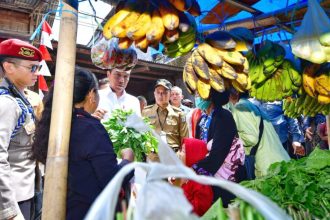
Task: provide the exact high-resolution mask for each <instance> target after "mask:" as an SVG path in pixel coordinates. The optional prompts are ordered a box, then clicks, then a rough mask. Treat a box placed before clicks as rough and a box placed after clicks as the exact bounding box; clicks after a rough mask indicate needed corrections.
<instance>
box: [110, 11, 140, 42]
mask: <svg viewBox="0 0 330 220" xmlns="http://www.w3.org/2000/svg"><path fill="white" fill-rule="evenodd" d="M140 14H141V13H140V12H139V11H137V10H136V11H131V12H130V13H129V14H128V15H127V16H126V17H125V18H124V19H123V20H122V21H121V22H119V23H118V24H117V25H115V26H114V27H113V28H112V29H111V34H112V35H113V36H115V37H119V38H123V37H126V33H127V32H126V31H127V29H128V28H129V27H130V26H131V25H132V24H134V23H135V22H136V21H137V19H138V18H139V16H140Z"/></svg>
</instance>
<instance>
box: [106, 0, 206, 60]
mask: <svg viewBox="0 0 330 220" xmlns="http://www.w3.org/2000/svg"><path fill="white" fill-rule="evenodd" d="M200 13H201V12H200V8H199V5H198V3H197V1H196V0H175V1H174V0H169V1H167V0H162V1H152V0H150V1H149V0H136V1H134V0H127V1H122V2H120V3H119V5H118V6H117V8H116V13H115V15H114V16H112V17H111V18H110V19H109V20H108V21H107V22H106V24H105V25H104V27H103V36H104V37H105V38H107V39H111V38H112V37H117V38H119V48H120V49H127V48H129V47H130V46H131V45H132V44H133V42H134V45H135V47H137V48H139V49H140V50H142V51H144V52H146V51H147V49H148V47H149V46H151V47H154V48H158V46H159V43H160V42H162V43H163V44H164V45H165V48H167V47H168V49H167V53H168V54H169V56H172V57H174V56H181V55H184V54H186V53H188V52H189V51H190V50H191V49H192V48H193V46H194V44H195V41H196V24H195V20H194V18H193V17H192V15H194V16H198V15H200ZM176 41H178V42H177V43H175V42H176Z"/></svg>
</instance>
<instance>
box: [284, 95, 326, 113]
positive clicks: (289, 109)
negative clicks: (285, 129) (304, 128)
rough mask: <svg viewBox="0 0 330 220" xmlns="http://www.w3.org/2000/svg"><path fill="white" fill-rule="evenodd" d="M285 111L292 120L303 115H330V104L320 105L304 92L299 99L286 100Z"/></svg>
mask: <svg viewBox="0 0 330 220" xmlns="http://www.w3.org/2000/svg"><path fill="white" fill-rule="evenodd" d="M283 111H284V114H285V115H287V116H289V117H291V118H297V117H299V116H301V115H304V116H312V117H314V116H315V115H316V114H323V115H327V114H329V113H330V104H320V103H319V102H318V100H317V99H316V98H314V97H311V96H309V95H308V94H306V93H305V92H303V93H302V95H301V96H299V98H295V99H294V98H291V97H289V98H287V99H284V100H283Z"/></svg>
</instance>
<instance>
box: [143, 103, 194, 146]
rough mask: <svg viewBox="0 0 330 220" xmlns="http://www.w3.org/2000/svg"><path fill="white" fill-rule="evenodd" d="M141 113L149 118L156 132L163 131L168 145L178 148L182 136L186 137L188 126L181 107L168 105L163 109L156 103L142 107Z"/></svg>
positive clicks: (160, 132)
mask: <svg viewBox="0 0 330 220" xmlns="http://www.w3.org/2000/svg"><path fill="white" fill-rule="evenodd" d="M142 115H143V116H144V117H148V118H149V119H150V124H151V125H153V126H154V129H155V131H156V132H157V133H158V134H160V135H161V134H162V133H164V134H165V135H166V141H167V143H168V145H169V146H170V147H172V148H174V149H175V150H178V149H179V147H180V145H181V142H182V138H184V137H188V127H187V122H186V118H185V115H184V113H183V112H182V111H181V109H179V108H176V107H174V106H171V105H168V106H167V107H166V108H165V109H162V108H160V107H159V106H158V105H157V104H154V105H150V106H147V107H145V108H144V110H143V112H142Z"/></svg>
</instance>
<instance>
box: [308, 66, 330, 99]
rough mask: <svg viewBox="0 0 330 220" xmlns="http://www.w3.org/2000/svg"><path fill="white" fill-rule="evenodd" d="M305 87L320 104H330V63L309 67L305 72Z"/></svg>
mask: <svg viewBox="0 0 330 220" xmlns="http://www.w3.org/2000/svg"><path fill="white" fill-rule="evenodd" d="M303 86H304V90H305V91H306V93H307V94H308V95H309V96H311V97H313V98H315V99H317V101H318V102H319V103H320V104H330V63H327V64H323V65H317V64H311V65H309V66H307V67H306V68H305V69H304V72H303Z"/></svg>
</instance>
